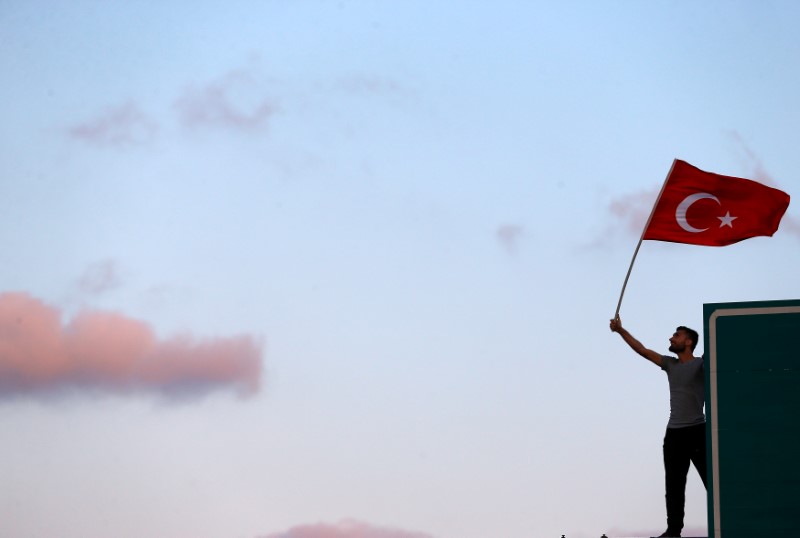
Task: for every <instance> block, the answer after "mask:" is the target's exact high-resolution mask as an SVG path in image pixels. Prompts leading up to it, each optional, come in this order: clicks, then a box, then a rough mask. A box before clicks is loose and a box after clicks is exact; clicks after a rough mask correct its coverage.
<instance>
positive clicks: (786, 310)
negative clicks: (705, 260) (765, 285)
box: [708, 305, 800, 538]
mask: <svg viewBox="0 0 800 538" xmlns="http://www.w3.org/2000/svg"><path fill="white" fill-rule="evenodd" d="M798 313H800V306H771V307H770V306H767V307H756V308H753V307H747V308H735V307H734V308H724V307H723V306H722V305H720V308H718V309H716V310H714V312H713V313H712V314H711V315H710V316H709V317H708V343H709V347H710V349H709V352H708V356H709V362H708V367H709V382H710V391H711V395H710V397H709V401H710V402H711V467H712V469H713V473H714V481H713V487H714V536H715V538H722V529H721V528H720V521H721V514H720V504H719V497H720V491H719V423H718V422H717V318H721V317H728V316H759V315H765V314H767V315H768V314H798Z"/></svg>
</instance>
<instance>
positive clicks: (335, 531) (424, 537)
mask: <svg viewBox="0 0 800 538" xmlns="http://www.w3.org/2000/svg"><path fill="white" fill-rule="evenodd" d="M262 538H432V536H431V535H430V534H425V533H421V532H412V531H405V530H400V529H392V528H388V527H376V526H373V525H368V524H366V523H361V522H359V521H353V520H345V521H341V522H339V523H337V524H328V523H317V524H315V525H300V526H297V527H292V528H291V529H289V530H287V531H285V532H279V533H276V534H268V535H266V536H263V537H262Z"/></svg>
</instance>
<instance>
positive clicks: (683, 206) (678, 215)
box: [675, 192, 722, 234]
mask: <svg viewBox="0 0 800 538" xmlns="http://www.w3.org/2000/svg"><path fill="white" fill-rule="evenodd" d="M704 198H708V199H710V200H714V201H715V202H717V203H718V204H720V205H722V204H721V203H720V201H719V199H718V198H717V197H716V196H714V195H713V194H709V193H707V192H698V193H695V194H690V195H689V196H687V197H686V198H684V199H683V201H682V202H681V203H680V204H678V208H677V209H676V210H675V220H677V221H678V225H679V226H680V227H681V228H683V229H684V230H686V231H687V232H691V233H695V234H696V233H700V232H705V231H706V230H708V228H695V227H694V226H692V225H691V224H689V222H688V221H687V220H686V212H687V211H689V208H690V207H691V205H692V204H693V203H695V202H696V201H698V200H703V199H704Z"/></svg>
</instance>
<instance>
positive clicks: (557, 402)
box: [0, 1, 800, 538]
mask: <svg viewBox="0 0 800 538" xmlns="http://www.w3.org/2000/svg"><path fill="white" fill-rule="evenodd" d="M798 17H800V8H798V6H797V5H796V4H795V3H794V2H788V1H786V2H702V3H700V2H688V1H686V2H558V3H556V2H552V3H547V2H491V3H486V2H414V1H410V2H409V1H404V2H388V1H386V2H382V1H376V2H366V1H364V2H351V1H340V2H311V1H264V2H224V3H223V2H158V3H157V2H138V3H131V2H110V3H109V2H69V3H59V2H44V1H26V2H17V1H6V2H3V3H2V4H0V38H1V39H2V43H3V46H2V47H0V68H1V69H2V72H3V73H4V81H5V83H4V84H2V85H0V101H1V102H2V103H3V105H2V106H3V122H2V124H1V125H0V173H2V175H1V176H0V211H2V215H3V222H4V225H3V226H2V227H0V245H2V246H3V252H4V256H3V261H2V263H0V282H2V288H0V292H2V293H4V292H19V293H24V294H27V295H29V296H30V297H33V298H35V299H36V300H38V301H41V302H42V303H43V304H45V305H48V308H51V309H57V312H59V315H60V316H61V319H62V322H63V323H64V324H65V325H66V324H67V323H69V320H71V319H72V318H73V317H74V316H75V315H77V314H79V313H81V312H84V311H86V310H91V311H98V310H99V311H107V312H113V313H115V314H117V315H119V316H122V317H124V318H125V319H133V320H139V321H141V322H144V323H146V324H148V325H149V326H150V327H151V328H152V330H153V332H154V334H155V335H157V337H158V338H160V339H169V338H171V337H173V336H174V335H192V338H196V339H202V340H206V341H215V339H225V338H229V337H235V336H238V335H247V336H249V337H252V338H253V340H254V341H256V342H258V343H259V345H260V346H261V347H260V348H259V349H260V350H261V355H260V358H261V365H262V370H261V373H260V377H259V379H260V381H261V386H260V390H259V391H258V392H256V393H251V394H245V395H244V396H243V395H242V394H241V393H240V392H238V391H237V390H236V387H235V386H232V385H230V384H227V383H226V382H219V383H218V384H217V381H215V379H216V378H213V379H211V380H210V381H209V385H208V386H205V385H202V386H200V387H198V391H197V394H194V393H191V392H190V394H188V396H187V395H186V394H184V393H181V394H178V395H176V394H174V392H173V389H172V388H171V387H166V388H164V387H163V386H155V387H153V386H149V385H146V384H145V385H142V386H138V387H135V388H133V389H131V390H119V389H118V388H116V387H115V386H113V385H106V384H104V383H103V382H102V380H101V381H99V382H97V383H96V384H94V385H93V384H92V383H91V382H90V383H89V385H90V386H89V387H88V388H86V387H84V386H82V385H81V386H79V387H78V388H75V387H74V386H72V385H69V384H67V385H64V386H61V385H59V384H58V383H59V382H58V381H56V382H55V384H54V385H52V386H48V387H45V388H39V389H36V390H33V389H31V390H22V391H16V392H13V394H12V393H10V392H9V393H4V394H3V397H2V399H1V400H0V442H2V444H3V446H4V449H3V452H4V458H3V459H2V461H0V482H2V483H3V484H4V486H3V488H2V489H1V490H0V527H2V528H3V529H5V530H4V533H8V535H9V536H25V537H39V536H53V535H57V536H60V537H64V538H79V537H80V538H87V537H88V538H94V537H97V538H99V537H106V536H117V537H121V538H126V537H130V538H133V537H137V538H140V537H143V536H157V537H164V538H182V537H187V536H191V537H193V538H239V537H248V538H253V537H256V536H270V537H271V538H274V537H278V536H279V537H281V538H296V537H297V536H299V531H298V530H297V529H296V527H298V526H301V525H320V527H319V535H318V536H319V538H327V537H328V536H329V535H324V534H323V531H324V525H335V524H337V522H340V521H344V520H349V519H352V520H356V521H359V522H361V524H362V525H363V526H364V528H366V529H367V532H371V534H366V535H365V536H367V537H368V538H406V537H408V538H412V536H413V538H421V536H420V535H412V534H410V533H412V532H416V533H421V535H423V536H426V537H427V536H430V537H435V538H487V537H498V538H500V537H502V538H529V537H536V538H548V537H551V536H552V537H558V536H561V535H562V534H566V536H567V537H568V538H593V537H596V536H600V534H602V533H606V534H608V535H609V536H632V535H637V534H639V535H645V534H646V533H655V532H661V531H662V530H663V527H664V526H665V525H664V519H665V518H664V509H663V489H662V482H663V477H662V474H663V471H662V468H661V465H662V464H661V439H662V436H663V430H664V427H665V426H666V421H667V415H668V392H667V385H666V378H665V376H664V374H663V373H662V372H660V371H659V370H658V369H656V368H654V367H653V366H652V365H650V364H649V363H647V362H646V361H644V360H642V359H640V358H639V357H637V356H635V355H634V354H633V353H632V352H631V351H629V350H628V349H627V348H626V347H625V345H624V344H623V343H622V342H621V341H620V339H619V338H618V337H616V336H615V335H613V334H611V333H609V331H608V319H609V318H610V317H611V316H612V315H613V313H614V309H615V307H616V303H617V299H618V296H619V292H620V287H621V285H622V280H623V278H624V276H625V271H626V270H627V268H628V264H629V262H630V257H631V255H632V253H633V249H634V248H635V246H636V241H637V240H638V234H639V233H640V228H639V230H636V231H634V229H632V228H631V227H630V226H629V218H626V217H624V216H620V215H619V214H616V213H614V212H613V211H612V210H611V206H612V204H614V203H617V204H618V207H622V208H624V209H625V210H627V211H629V212H632V213H637V212H638V213H641V212H645V213H646V212H647V211H649V208H650V205H651V204H652V201H653V197H654V196H655V194H656V192H657V189H658V187H659V186H660V184H661V182H662V181H663V180H664V177H665V175H666V173H667V172H668V170H669V167H670V165H671V163H672V160H673V159H674V158H680V159H683V160H686V161H688V162H690V163H691V164H693V165H695V166H697V167H699V168H702V169H704V170H708V171H713V172H717V173H721V174H726V175H734V176H742V177H750V178H753V179H757V180H760V181H764V182H766V183H769V184H770V185H773V186H776V187H778V188H780V189H782V190H784V191H786V192H788V193H789V194H790V195H793V196H794V195H796V193H798V192H800V189H799V188H798V187H799V186H800V176H798V172H797V171H798V170H800V154H799V153H798V152H797V150H796V147H795V146H796V140H797V125H800V106H798V98H797V96H798V95H800V77H799V76H798V75H800V65H798V58H800V36H798V34H797V32H796V28H795V26H796V21H797V20H798ZM629 214H631V213H629ZM798 219H800V214H798V212H797V209H796V208H795V207H794V205H792V206H790V207H789V210H788V212H787V216H786V218H785V219H784V223H783V225H782V227H781V229H780V230H779V231H778V233H777V234H776V235H775V237H773V238H756V239H751V240H748V241H745V242H742V243H739V244H736V245H732V246H730V247H725V248H706V247H694V246H687V245H673V244H663V243H654V242H648V243H646V244H645V245H644V246H643V247H642V250H641V252H640V254H639V258H638V260H637V262H636V266H635V267H634V271H633V275H632V277H631V282H630V284H629V287H628V291H627V292H626V297H625V300H624V302H623V305H622V311H621V314H622V317H623V320H624V321H625V324H626V326H628V328H630V329H631V331H632V332H633V333H634V334H635V335H636V336H637V337H639V338H640V339H641V340H642V341H643V342H644V343H645V344H647V345H649V346H650V347H653V348H654V349H657V350H663V351H665V352H666V348H667V346H668V344H667V338H668V337H669V336H670V335H671V334H672V331H673V330H674V327H675V326H676V325H679V324H687V325H690V326H694V327H696V328H698V329H701V328H702V305H703V303H704V302H724V301H743V300H770V299H796V298H798V297H800V281H798V279H797V278H796V272H797V270H796V268H797V267H798V266H800V254H799V252H800V249H798V247H799V246H800V227H798V224H797V223H798ZM634 220H635V218H634ZM637 222H639V226H641V221H637ZM66 331H67V332H69V330H68V329H66ZM209 375H211V374H209ZM8 383H12V382H9V381H8V380H6V379H4V380H3V383H0V386H2V387H6V384H8ZM12 384H13V383H12ZM65 386H66V387H67V388H68V389H70V390H69V391H68V392H67V393H66V394H65V393H64V390H63V389H64V387H65ZM688 497H689V500H688V505H687V526H688V527H689V528H690V529H694V530H696V531H697V532H703V531H704V530H705V526H706V509H705V504H704V503H705V492H704V490H703V489H702V485H701V484H700V481H699V479H698V478H697V477H696V475H695V474H694V471H692V475H691V476H690V479H689V489H688ZM293 528H294V529H295V530H291V529H293ZM386 528H395V529H399V530H401V531H405V532H406V533H408V534H402V536H401V535H391V536H390V534H388V531H387V530H386ZM330 536H333V535H332V534H331V535H330ZM342 536H344V535H342ZM648 536H649V534H648ZM347 538H350V537H349V535H348V536H347Z"/></svg>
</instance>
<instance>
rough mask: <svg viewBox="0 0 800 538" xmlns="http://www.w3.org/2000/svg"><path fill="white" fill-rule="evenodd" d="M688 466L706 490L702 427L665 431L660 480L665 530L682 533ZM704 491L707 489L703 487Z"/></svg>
mask: <svg viewBox="0 0 800 538" xmlns="http://www.w3.org/2000/svg"><path fill="white" fill-rule="evenodd" d="M689 462H691V463H693V464H694V467H695V469H697V472H698V473H699V474H700V478H702V479H703V485H704V486H706V425H705V424H698V425H696V426H689V427H686V428H667V433H666V434H665V435H664V476H665V482H666V490H667V494H666V498H667V530H669V531H673V532H678V533H679V532H680V531H681V529H683V507H684V504H685V503H686V475H687V474H688V473H689ZM706 489H708V486H706Z"/></svg>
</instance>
